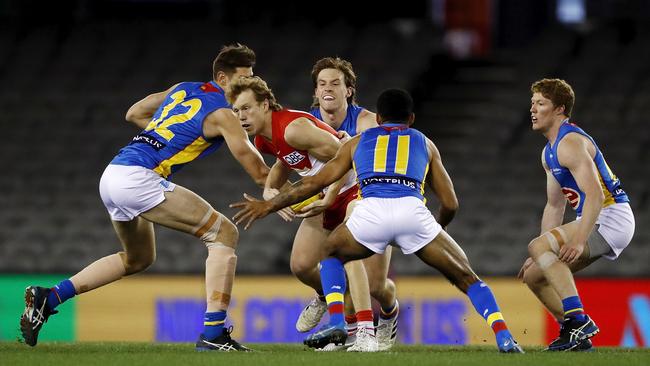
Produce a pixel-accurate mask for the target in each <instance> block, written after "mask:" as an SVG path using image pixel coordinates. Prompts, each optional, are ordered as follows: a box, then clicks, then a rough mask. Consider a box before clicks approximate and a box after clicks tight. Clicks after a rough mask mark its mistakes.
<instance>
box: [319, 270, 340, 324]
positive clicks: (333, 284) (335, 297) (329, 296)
mask: <svg viewBox="0 0 650 366" xmlns="http://www.w3.org/2000/svg"><path fill="white" fill-rule="evenodd" d="M320 280H321V284H322V285H323V293H324V294H325V300H326V301H327V310H328V311H329V314H330V325H341V324H342V325H343V326H345V315H344V312H343V294H345V269H343V263H341V261H340V260H338V259H336V258H327V259H325V260H323V261H322V262H320Z"/></svg>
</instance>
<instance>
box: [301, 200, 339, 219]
mask: <svg viewBox="0 0 650 366" xmlns="http://www.w3.org/2000/svg"><path fill="white" fill-rule="evenodd" d="M331 205H332V203H331V202H327V201H326V200H325V199H323V198H321V199H318V200H316V201H314V202H312V203H310V204H308V205H307V206H305V207H303V208H302V210H300V211H298V212H297V213H296V217H302V218H304V217H312V216H316V215H318V214H320V213H321V212H323V211H325V210H326V209H327V208H328V207H330V206H331Z"/></svg>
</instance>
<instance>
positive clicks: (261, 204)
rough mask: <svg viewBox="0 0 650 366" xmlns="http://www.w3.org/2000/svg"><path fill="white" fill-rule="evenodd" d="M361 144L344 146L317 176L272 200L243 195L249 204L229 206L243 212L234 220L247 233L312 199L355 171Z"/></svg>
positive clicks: (347, 143)
mask: <svg viewBox="0 0 650 366" xmlns="http://www.w3.org/2000/svg"><path fill="white" fill-rule="evenodd" d="M358 142H359V139H358V137H356V138H353V139H352V140H350V141H348V142H346V143H345V144H343V146H342V147H341V148H340V149H339V152H338V153H337V154H336V156H335V157H334V159H332V160H330V161H328V162H327V164H325V165H324V166H323V168H322V169H321V171H320V172H318V174H316V175H314V176H309V177H305V178H303V179H301V180H299V181H297V182H296V183H294V184H293V185H291V188H289V189H287V190H283V191H282V192H280V194H278V195H277V196H275V197H274V198H273V199H271V200H270V201H260V200H258V199H255V198H254V197H252V196H250V195H248V194H244V197H245V198H246V199H247V201H242V202H236V203H232V204H230V207H234V208H239V209H240V210H239V211H238V212H237V213H236V214H235V215H234V216H233V221H234V222H235V223H236V224H238V225H239V224H242V223H243V224H244V225H245V226H244V230H246V229H248V227H249V226H250V225H251V224H252V223H253V221H255V220H257V219H260V218H263V217H264V216H266V215H268V214H269V213H271V212H273V211H277V210H279V209H282V208H284V207H287V206H289V205H291V204H294V203H297V202H300V201H302V200H304V199H305V198H307V197H310V196H313V195H314V194H316V192H318V191H320V190H322V189H323V187H325V186H328V185H330V184H332V183H334V182H335V181H337V180H338V179H340V178H341V177H342V176H344V175H345V174H346V173H347V172H348V171H349V170H350V169H351V168H352V153H351V150H352V148H353V147H355V146H356V144H357V143H358Z"/></svg>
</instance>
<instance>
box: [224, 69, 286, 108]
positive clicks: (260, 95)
mask: <svg viewBox="0 0 650 366" xmlns="http://www.w3.org/2000/svg"><path fill="white" fill-rule="evenodd" d="M246 90H250V91H252V92H253V94H254V95H255V100H256V101H257V102H258V103H259V102H263V101H264V100H265V99H266V100H268V101H269V107H270V108H271V110H273V111H276V112H277V111H279V110H281V109H282V105H280V103H278V101H277V100H276V99H275V95H273V90H271V88H269V86H268V85H267V84H266V81H264V80H262V79H261V78H260V77H259V76H252V77H240V78H239V79H236V80H234V81H233V82H231V83H230V87H229V90H228V92H227V93H226V99H227V100H228V103H230V104H233V103H234V102H235V100H236V99H237V97H238V96H239V95H240V94H241V93H243V92H245V91H246Z"/></svg>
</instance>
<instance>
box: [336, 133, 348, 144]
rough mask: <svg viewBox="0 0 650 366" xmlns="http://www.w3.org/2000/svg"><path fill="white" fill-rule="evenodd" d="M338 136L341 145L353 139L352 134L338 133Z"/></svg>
mask: <svg viewBox="0 0 650 366" xmlns="http://www.w3.org/2000/svg"><path fill="white" fill-rule="evenodd" d="M336 136H338V138H339V141H340V142H341V143H344V142H346V141H348V140H349V139H351V138H352V137H350V134H349V133H347V132H346V131H338V132H337V133H336Z"/></svg>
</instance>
